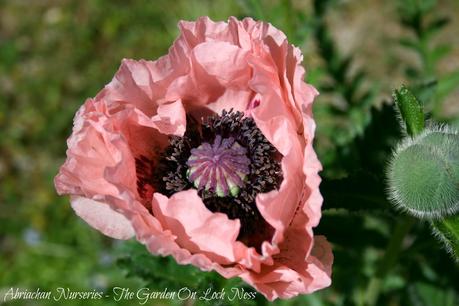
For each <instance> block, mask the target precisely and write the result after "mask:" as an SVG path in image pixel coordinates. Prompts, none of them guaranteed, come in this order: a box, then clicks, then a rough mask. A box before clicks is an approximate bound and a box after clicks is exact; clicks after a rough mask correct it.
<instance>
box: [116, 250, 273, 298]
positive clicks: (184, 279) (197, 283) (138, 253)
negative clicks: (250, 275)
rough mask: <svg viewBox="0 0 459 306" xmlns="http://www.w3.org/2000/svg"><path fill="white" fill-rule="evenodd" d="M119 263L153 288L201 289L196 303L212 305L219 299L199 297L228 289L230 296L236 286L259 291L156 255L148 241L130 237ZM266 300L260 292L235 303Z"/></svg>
mask: <svg viewBox="0 0 459 306" xmlns="http://www.w3.org/2000/svg"><path fill="white" fill-rule="evenodd" d="M118 252H119V255H118V261H117V263H118V265H119V266H120V267H121V268H122V269H123V270H125V271H127V276H129V277H138V278H140V279H142V280H143V282H144V286H145V287H147V288H150V289H151V290H152V291H155V290H156V291H163V290H164V288H168V289H169V290H170V291H176V292H178V291H179V290H180V289H182V288H188V289H189V290H191V291H192V292H196V293H197V295H196V296H197V298H196V300H194V302H195V303H194V305H209V304H212V303H214V302H215V301H207V300H205V299H199V297H203V296H205V294H206V291H207V290H210V291H212V292H225V293H226V296H225V297H226V298H225V299H224V301H228V299H227V298H228V297H229V296H232V295H233V294H234V292H235V290H240V291H242V290H244V291H245V292H255V291H254V289H252V288H251V287H249V286H248V285H247V284H245V283H243V282H242V281H241V280H240V279H238V278H233V279H229V280H226V279H224V278H223V277H221V276H220V275H219V274H217V273H216V272H202V271H200V270H199V269H198V268H196V267H194V266H191V265H178V264H177V263H176V262H175V260H174V259H173V258H172V257H171V256H168V257H159V256H152V254H151V253H149V252H148V251H147V249H146V247H145V246H144V245H141V244H139V243H138V242H137V241H128V242H125V243H123V244H122V245H121V247H120V248H119V250H118ZM263 303H266V299H265V298H264V297H263V296H261V295H260V294H257V296H256V298H255V299H246V300H244V299H235V300H234V301H233V303H232V305H240V306H251V305H260V304H263Z"/></svg>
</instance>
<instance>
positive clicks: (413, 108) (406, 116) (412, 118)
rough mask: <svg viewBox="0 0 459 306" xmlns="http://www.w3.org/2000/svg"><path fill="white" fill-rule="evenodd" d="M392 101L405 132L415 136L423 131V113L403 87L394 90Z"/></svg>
mask: <svg viewBox="0 0 459 306" xmlns="http://www.w3.org/2000/svg"><path fill="white" fill-rule="evenodd" d="M393 99H394V101H395V104H397V107H398V110H399V111H400V115H401V117H402V118H401V119H402V120H403V122H404V124H402V126H405V128H406V132H407V133H408V135H410V136H414V135H417V134H419V133H421V132H422V130H423V129H424V112H423V110H422V105H421V103H420V102H419V100H418V99H417V98H416V96H415V95H414V94H413V93H412V92H411V91H409V90H408V88H406V87H405V86H404V85H402V87H401V88H400V89H396V90H394V93H393Z"/></svg>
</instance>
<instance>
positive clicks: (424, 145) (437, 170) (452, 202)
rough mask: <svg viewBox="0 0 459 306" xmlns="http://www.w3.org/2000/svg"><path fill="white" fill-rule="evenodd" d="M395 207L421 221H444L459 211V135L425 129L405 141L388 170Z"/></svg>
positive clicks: (391, 196)
mask: <svg viewBox="0 0 459 306" xmlns="http://www.w3.org/2000/svg"><path fill="white" fill-rule="evenodd" d="M387 177H388V184H389V187H388V189H389V194H390V198H391V200H392V202H393V203H394V205H395V206H396V207H397V208H399V209H401V210H403V211H406V212H408V213H410V214H411V215H413V216H415V217H418V218H426V219H441V218H444V217H446V216H449V215H452V214H454V213H456V212H458V211H459V134H458V133H457V131H453V130H451V129H448V128H445V127H431V128H426V129H425V130H424V131H423V132H422V133H421V134H419V135H417V136H416V137H414V138H409V137H408V138H406V139H405V141H403V142H402V143H401V144H400V145H399V146H398V148H397V149H396V151H395V152H394V154H393V157H392V159H391V161H390V163H389V166H388V173H387Z"/></svg>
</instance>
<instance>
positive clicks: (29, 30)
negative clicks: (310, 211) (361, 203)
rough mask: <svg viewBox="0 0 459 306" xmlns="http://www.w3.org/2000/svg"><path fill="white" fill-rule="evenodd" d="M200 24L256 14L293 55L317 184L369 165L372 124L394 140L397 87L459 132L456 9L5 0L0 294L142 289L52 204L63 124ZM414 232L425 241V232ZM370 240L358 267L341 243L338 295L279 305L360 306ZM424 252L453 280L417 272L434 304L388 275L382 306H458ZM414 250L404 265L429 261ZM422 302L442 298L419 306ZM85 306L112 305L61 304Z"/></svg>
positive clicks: (375, 1)
mask: <svg viewBox="0 0 459 306" xmlns="http://www.w3.org/2000/svg"><path fill="white" fill-rule="evenodd" d="M400 3H402V4H400ZM413 7H415V9H413ZM410 10H411V11H410ZM202 15H207V16H210V17H211V18H212V19H214V20H227V19H228V17H229V16H237V17H240V18H242V17H244V16H253V17H254V18H257V19H262V20H264V21H268V22H271V23H272V24H273V25H275V26H276V27H278V28H279V29H281V30H282V31H284V32H285V33H286V35H287V36H288V37H289V40H290V42H292V43H294V44H295V45H297V46H299V47H300V48H301V49H302V51H303V53H304V56H305V60H304V63H305V66H306V68H307V72H308V81H309V82H311V83H312V84H314V85H315V86H317V87H318V88H319V90H320V91H321V93H322V95H321V96H320V97H319V98H318V99H317V101H316V106H315V114H316V118H317V124H318V135H317V140H316V149H317V151H318V153H319V155H320V158H321V160H322V161H323V163H324V168H325V170H324V172H323V175H324V177H325V178H327V177H329V178H339V177H342V176H344V175H347V174H348V173H349V169H350V168H352V167H358V165H359V164H360V163H361V162H362V159H365V156H363V155H365V154H363V155H362V154H361V152H360V155H359V154H356V153H355V152H354V151H352V150H353V149H352V148H353V144H354V143H355V140H356V139H360V138H359V137H362V135H364V134H365V131H366V129H367V127H368V126H370V125H371V123H372V122H379V123H381V124H380V125H379V126H377V127H376V130H378V129H391V127H390V124H392V123H390V122H387V121H384V120H383V121H376V119H375V118H377V117H378V116H377V114H380V113H381V112H379V113H378V111H380V110H381V109H384V107H385V106H384V105H386V104H388V103H389V100H390V93H391V90H392V89H393V88H395V87H398V86H399V85H400V84H401V83H402V82H404V83H408V84H410V85H412V86H413V88H415V89H416V90H417V93H418V95H419V96H420V97H422V98H423V100H424V101H426V109H427V110H429V111H430V112H431V114H432V115H431V116H432V118H435V119H437V120H439V121H442V122H449V123H451V124H453V125H457V126H459V120H458V118H459V116H458V112H459V87H458V84H459V73H458V71H459V2H458V1H455V0H450V1H438V2H437V1H395V0H394V1H382V0H363V1H329V0H324V1H320V0H319V1H294V0H291V1H289V0H279V1H274V0H267V1H255V0H247V1H243V0H241V1H229V0H227V1H224V0H213V1H212V0H208V1H206V0H193V1H192V0H177V1H165V0H156V1H122V0H112V1H109V0H94V1H77V0H74V1H73V0H62V1H50V0H11V1H8V0H6V1H5V0H0V297H2V296H3V294H4V293H5V292H6V291H7V290H8V289H9V288H10V287H20V288H30V289H35V288H38V287H39V288H41V289H43V290H52V289H53V288H56V287H69V288H72V289H73V290H92V289H93V288H97V289H100V290H110V289H111V288H112V287H113V286H123V287H131V288H134V289H136V288H140V287H141V286H143V284H145V283H144V281H143V280H141V279H140V278H135V277H134V278H127V277H126V276H125V272H124V271H123V270H122V269H120V268H119V267H117V265H116V263H115V262H116V254H117V252H118V251H117V250H118V249H119V248H120V245H119V244H120V243H119V242H117V241H113V240H111V239H107V238H105V237H103V236H102V235H101V234H100V233H98V232H96V231H95V230H93V229H91V228H90V227H89V226H87V225H86V224H85V223H84V222H83V221H82V220H80V219H79V218H78V217H76V216H75V214H74V213H73V211H72V210H71V208H70V206H69V204H68V203H69V201H68V199H67V198H65V197H61V198H60V197H58V196H57V195H56V192H55V190H54V186H53V178H54V176H55V175H56V173H57V171H58V167H59V166H60V165H61V164H62V163H63V162H64V160H65V150H66V142H65V140H66V138H67V137H68V136H69V135H70V132H71V128H72V118H73V116H74V114H75V112H76V111H77V109H78V108H79V106H80V105H81V104H82V103H83V102H84V100H85V98H87V97H92V96H95V95H96V94H97V92H98V91H99V90H100V89H101V88H103V86H104V85H105V84H106V83H108V82H109V81H110V80H111V78H112V76H113V75H114V73H115V72H116V70H117V68H118V66H119V64H120V61H121V59H122V58H134V59H141V58H144V59H156V58H158V57H159V56H161V55H163V54H166V53H167V50H168V48H169V46H170V45H171V43H172V42H173V40H174V39H175V37H176V36H177V35H178V30H177V26H176V25H177V22H178V21H179V20H181V19H184V20H194V19H196V18H197V17H199V16H202ZM418 19H420V20H421V23H420V24H419V22H418ZM434 23H436V24H437V25H436V26H435V24H434ZM430 26H432V30H430ZM378 118H379V117H378ZM394 137H396V136H394ZM390 144H393V141H392V142H389V143H388V144H383V145H385V147H384V148H385V150H386V151H387V148H388V147H389V148H390ZM376 145H378V144H376ZM379 145H382V144H379ZM350 148H351V149H350ZM383 160H384V156H382V157H380V158H379V159H378V160H377V161H378V163H379V164H378V163H370V162H373V161H368V163H367V164H368V165H370V166H374V165H376V166H375V167H379V168H380V167H382V165H383V164H382V161H383ZM378 165H379V166H378ZM370 168H371V167H370ZM365 220H366V221H365V222H367V223H368V224H370V225H369V226H370V227H373V228H378V230H379V231H381V232H382V233H385V234H384V235H386V236H384V237H387V235H388V234H387V233H388V232H389V228H390V225H387V224H386V223H384V222H385V221H384V222H383V223H381V221H378V220H373V219H371V218H370V219H365ZM357 222H360V221H357ZM378 222H379V223H378ZM350 224H352V222H351V223H348V224H347V226H350ZM388 224H390V222H389V223H388ZM324 231H325V233H326V228H325V229H324ZM418 231H419V232H420V233H421V234H420V235H422V233H424V234H425V232H426V229H423V228H420V229H418ZM351 235H352V233H351ZM384 237H383V238H382V239H385V238H384ZM426 237H427V236H426ZM426 239H429V238H426ZM331 240H332V242H333V239H331ZM370 240H371V239H370ZM373 242H374V241H368V244H369V245H366V246H364V247H363V249H362V250H363V251H362V252H363V253H359V254H358V255H359V256H360V259H359V260H358V261H357V262H356V261H355V258H356V257H355V255H356V254H353V255H349V256H348V257H346V256H347V255H343V257H339V254H341V253H339V252H340V250H341V251H342V250H343V248H341V249H340V247H339V246H337V252H338V253H336V254H335V255H336V256H338V257H337V259H336V269H337V270H336V275H337V277H338V278H337V279H334V282H336V289H333V287H335V283H334V284H333V285H332V289H327V290H325V291H323V292H320V293H318V294H315V295H312V296H307V297H300V298H298V299H295V300H292V301H289V302H278V304H280V305H284V304H285V305H352V303H357V304H358V301H359V298H358V296H359V294H362V292H363V291H364V290H365V289H364V286H363V285H362V283H365V277H366V276H368V275H371V273H373V272H372V271H373V270H374V267H373V264H374V263H375V261H376V258H377V257H378V254H380V253H378V252H380V250H379V249H378V247H375V246H374V245H373V246H372V243H373ZM382 244H384V243H382ZM429 245H430V246H435V247H437V248H438V250H437V253H441V255H438V257H437V260H441V262H443V264H444V267H445V271H446V272H445V273H446V274H448V273H449V274H450V275H449V276H448V275H441V276H438V277H437V276H435V275H436V273H437V272H436V271H435V269H434V268H432V267H431V266H429V265H425V266H424V268H423V269H426V271H423V272H422V273H424V272H425V273H427V274H429V273H430V275H431V276H432V275H434V276H432V277H431V279H433V280H434V281H433V282H435V280H438V284H441V287H443V288H442V289H444V290H443V291H442V292H440V293H438V290H437V291H435V290H436V288H433V289H432V286H431V285H429V284H426V283H425V282H423V283H420V284H419V285H418V284H417V283H416V284H415V283H407V282H406V279H404V276H403V275H400V274H397V275H394V278H393V279H392V281H391V282H390V283H389V284H388V286H389V289H388V290H392V291H388V292H391V293H390V294H388V298H387V299H386V302H387V304H383V305H409V304H406V303H404V302H403V301H404V299H405V297H404V294H405V293H402V292H401V290H402V288H404V287H408V286H411V285H413V286H412V287H413V288H412V289H410V290H411V291H412V295H414V296H417V298H414V299H412V300H410V301H411V302H412V301H414V300H417V301H420V302H419V304H416V305H429V306H430V305H434V306H435V305H438V306H448V305H449V306H457V305H459V304H454V303H456V302H457V293H455V290H457V284H458V282H456V281H457V279H458V277H457V265H454V264H452V262H451V261H450V260H449V258H448V256H446V255H443V252H442V251H441V250H440V246H439V245H438V244H436V242H435V241H433V242H432V241H431V242H430V244H429ZM429 245H428V246H427V248H429ZM424 247H426V246H424ZM421 249H422V247H421ZM359 252H360V251H359ZM416 252H418V253H413V254H414V255H413V256H418V257H419V256H420V257H419V258H421V259H420V260H421V261H422V260H424V261H425V260H427V261H429V259H428V258H427V259H426V258H425V257H422V255H418V254H419V252H421V251H420V250H417V251H416ZM437 253H435V252H433V253H432V254H437ZM342 254H344V253H342ZM429 254H430V253H429ZM434 256H436V255H434ZM419 258H418V259H419ZM441 264H442V263H440V265H441ZM416 267H417V266H416ZM340 269H342V270H343V271H344V270H346V271H347V272H346V273H348V272H349V273H348V274H345V273H344V272H343V273H341V272H340V271H341V270H340ZM353 270H355V271H353ZM357 270H358V271H361V270H362V271H363V272H362V271H361V272H357ZM340 273H341V274H340ZM442 273H443V272H442ZM340 275H351V277H352V275H355V277H356V279H357V277H361V278H362V280H361V281H359V282H360V283H357V282H353V281H352V279H348V280H345V279H342V278H339V276H340ZM357 275H360V276H357ZM436 277H437V278H436ZM351 284H352V285H351ZM359 286H360V287H359ZM391 286H392V287H391ZM439 286H440V285H439ZM434 287H435V286H434ZM359 288H360V289H359ZM410 288H411V287H410ZM419 288H421V289H419ZM413 292H414V293H413ZM432 292H433V293H432ZM346 295H347V296H346ZM424 295H426V296H430V297H432V296H436V295H440V296H441V297H439V298H437V297H435V298H436V299H435V300H434V303H435V304H429V303H427V304H426V302H425V301H426V300H425V299H424V298H423V296H424ZM419 296H420V297H419ZM350 301H353V302H352V303H351V302H350ZM422 301H424V302H422ZM411 302H409V303H411ZM2 303H3V298H2V299H1V300H0V304H2ZM90 303H91V305H92V304H93V305H109V304H110V303H112V304H115V302H113V301H112V300H107V299H105V300H102V301H91V302H87V301H78V300H74V301H67V302H66V304H68V305H80V304H81V305H88V304H90ZM422 303H424V304H422ZM438 303H440V304H438ZM11 304H14V305H41V304H42V302H33V301H27V302H26V301H15V302H11ZM117 304H123V303H117ZM124 304H126V305H127V304H130V303H128V302H124ZM412 305H415V304H414V302H413V304H412Z"/></svg>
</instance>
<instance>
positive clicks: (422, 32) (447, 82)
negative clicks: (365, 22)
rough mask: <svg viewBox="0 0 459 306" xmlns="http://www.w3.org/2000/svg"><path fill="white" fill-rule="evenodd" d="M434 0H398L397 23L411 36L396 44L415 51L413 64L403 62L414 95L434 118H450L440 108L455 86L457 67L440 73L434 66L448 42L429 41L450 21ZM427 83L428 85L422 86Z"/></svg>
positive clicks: (446, 50)
mask: <svg viewBox="0 0 459 306" xmlns="http://www.w3.org/2000/svg"><path fill="white" fill-rule="evenodd" d="M436 8H438V3H437V1H436V0H429V1H423V0H409V1H399V2H398V11H399V18H400V20H401V24H402V25H403V26H404V27H405V28H406V29H407V30H408V31H410V32H411V33H412V34H414V36H413V35H411V36H407V37H402V38H400V40H399V42H400V45H401V46H403V47H404V48H406V49H407V50H409V51H411V52H413V53H414V54H416V56H417V57H418V59H419V63H420V64H417V65H407V66H406V69H405V72H406V76H407V77H408V79H409V80H410V81H411V82H412V83H413V84H412V87H413V88H415V87H416V88H417V90H416V93H417V95H418V97H419V98H420V99H421V100H422V101H424V103H425V106H426V108H427V110H428V111H431V112H432V114H433V116H434V118H435V119H443V120H451V119H452V116H451V115H450V114H449V115H446V112H445V111H444V105H443V103H444V101H445V98H446V97H447V96H448V95H449V94H451V93H452V92H453V91H454V90H455V88H457V86H459V77H458V73H459V70H457V69H456V70H455V71H451V72H449V73H442V72H441V71H439V69H438V67H439V65H440V63H441V61H442V60H444V59H445V58H446V57H447V56H448V55H449V54H450V53H451V52H452V51H453V49H452V48H451V45H450V44H449V43H440V44H439V43H433V42H434V41H435V40H436V38H437V37H438V36H439V34H441V32H442V30H444V29H445V28H446V27H447V26H448V25H449V23H450V20H449V19H448V18H447V17H445V16H443V15H440V14H438V13H437V11H438V10H437V9H436ZM426 84H430V86H425V85H426Z"/></svg>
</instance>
